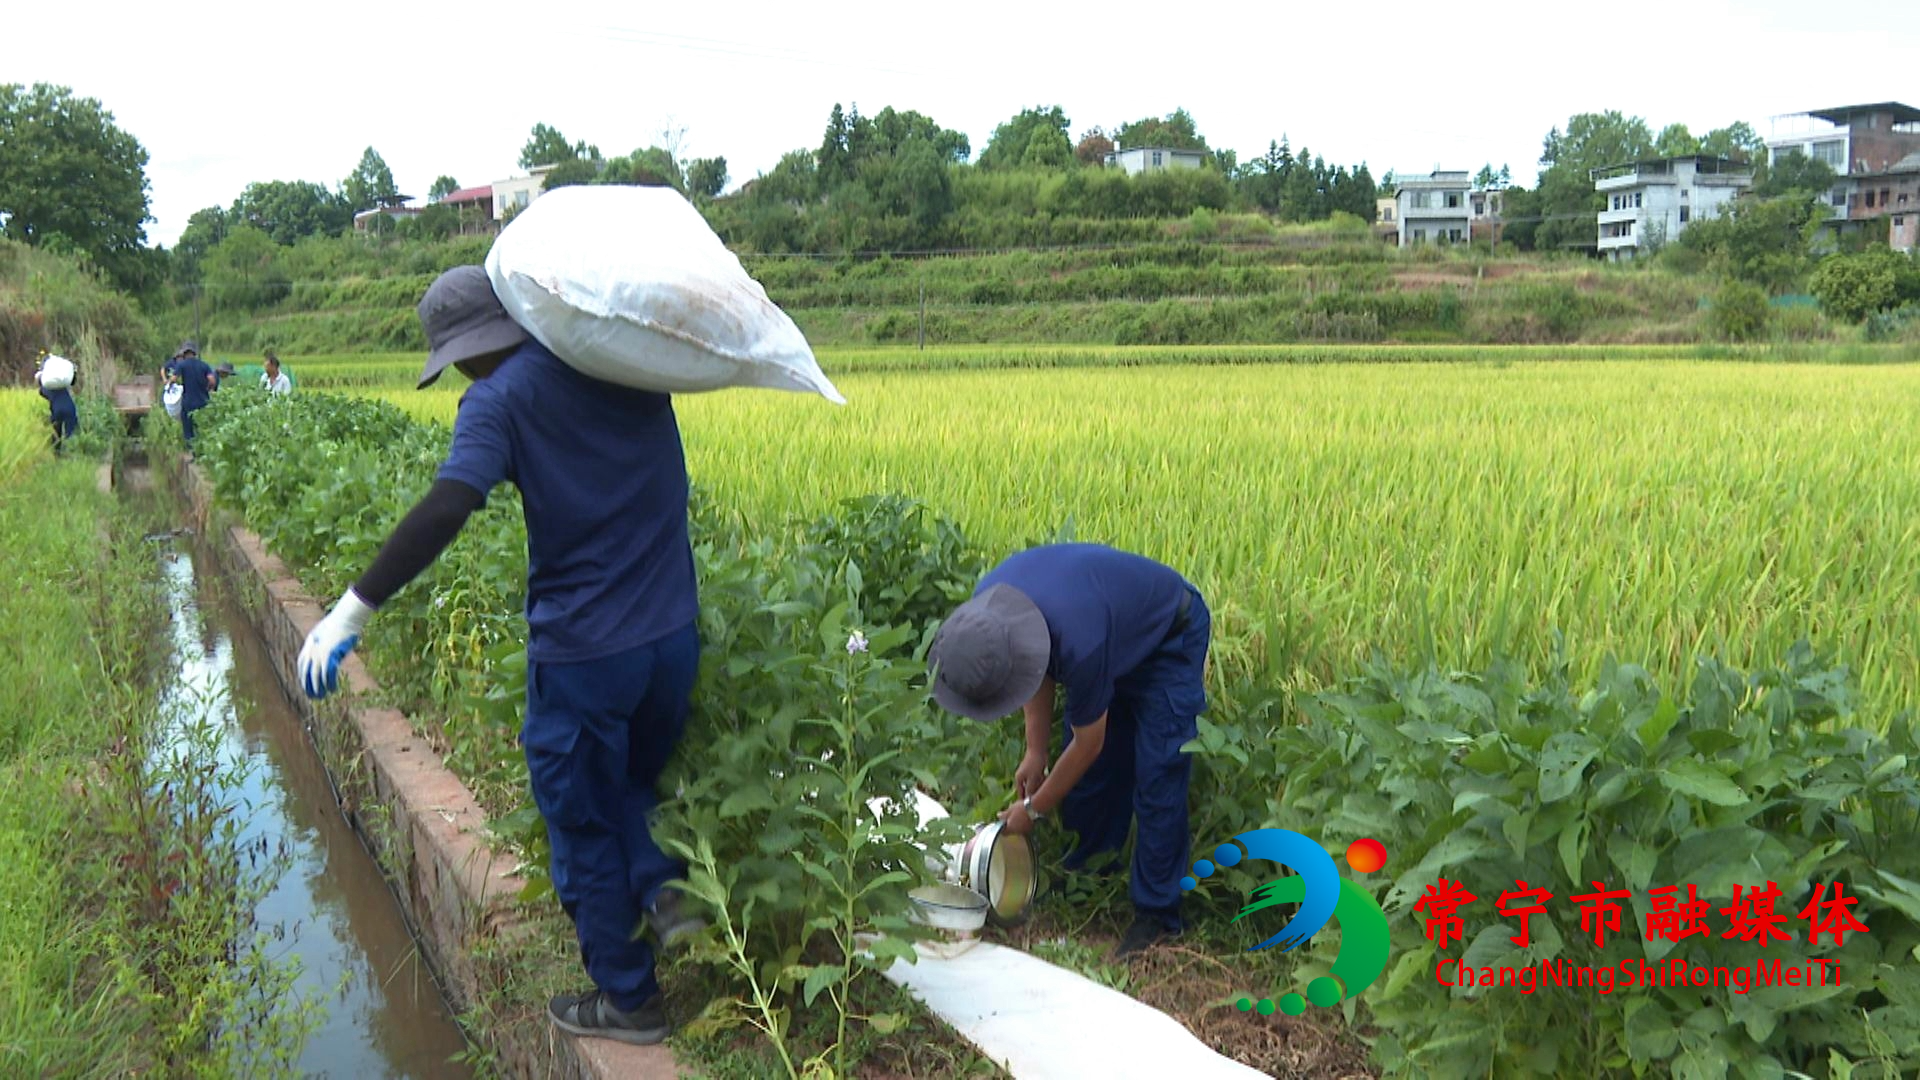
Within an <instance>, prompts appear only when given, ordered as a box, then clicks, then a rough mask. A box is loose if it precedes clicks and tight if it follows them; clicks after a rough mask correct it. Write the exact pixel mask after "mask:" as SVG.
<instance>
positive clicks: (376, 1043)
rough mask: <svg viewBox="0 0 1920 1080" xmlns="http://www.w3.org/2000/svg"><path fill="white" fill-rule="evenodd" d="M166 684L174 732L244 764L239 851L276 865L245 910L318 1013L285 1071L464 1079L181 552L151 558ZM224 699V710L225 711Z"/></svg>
mask: <svg viewBox="0 0 1920 1080" xmlns="http://www.w3.org/2000/svg"><path fill="white" fill-rule="evenodd" d="M162 550H163V554H162V560H163V564H164V566H163V580H164V582H165V587H166V591H167V599H168V607H169V609H170V611H171V614H172V635H173V646H174V652H175V664H174V666H173V667H172V668H170V669H169V670H174V671H178V673H179V678H178V681H177V683H176V684H175V686H174V687H172V688H171V689H170V690H169V691H168V692H167V696H166V700H164V701H163V703H162V704H163V708H165V709H166V710H167V712H166V713H164V714H163V715H169V716H174V717H176V722H187V723H191V722H192V721H193V719H195V718H197V719H199V720H200V721H201V722H203V723H211V724H212V725H213V726H214V727H215V729H216V730H218V731H219V732H220V733H221V751H220V752H221V753H222V754H223V755H224V756H226V757H227V758H228V759H229V760H232V761H244V762H246V763H247V764H248V766H249V767H248V769H247V770H246V775H245V779H244V783H243V787H242V789H241V791H240V792H238V798H239V802H240V804H241V810H242V811H243V812H244V813H245V814H246V815H247V816H248V823H247V828H246V831H245V833H244V835H243V840H251V841H253V843H254V845H255V846H256V847H259V846H261V843H262V841H265V844H266V846H268V847H269V848H271V849H273V850H285V851H286V852H287V853H288V856H289V858H290V860H291V861H290V864H289V866H288V868H287V870H286V872H285V873H284V874H283V875H282V876H281V877H280V879H279V881H278V882H277V883H275V885H274V887H273V889H272V891H271V893H269V894H268V895H267V896H266V897H265V898H264V899H263V900H262V901H261V903H260V905H259V906H258V907H257V908H256V909H255V911H256V915H257V918H258V920H259V923H260V927H261V929H263V930H266V931H268V932H270V933H272V932H275V930H276V928H278V932H279V934H280V935H281V937H280V947H281V948H283V949H286V950H288V951H290V952H292V953H293V954H294V955H297V956H298V957H299V959H300V963H301V967H302V969H303V970H302V972H301V975H300V978H299V981H298V985H297V987H296V988H295V993H296V994H297V995H298V996H299V997H301V998H313V999H317V1000H318V1001H319V1003H320V1007H321V1008H322V1009H323V1010H324V1012H325V1018H324V1020H323V1021H322V1023H321V1025H320V1027H319V1029H318V1030H317V1031H315V1032H314V1034H313V1035H312V1036H311V1037H310V1038H309V1039H308V1041H307V1043H306V1048H305V1052H304V1054H303V1055H302V1056H301V1058H300V1060H299V1062H298V1070H299V1072H300V1073H301V1074H302V1075H305V1076H322V1077H338V1078H348V1077H355V1078H358V1077H395V1078H416V1077H417V1078H429V1077H467V1076H471V1075H473V1073H472V1070H471V1069H469V1068H468V1067H467V1066H465V1065H461V1064H457V1063H455V1062H453V1061H452V1060H450V1059H451V1058H452V1056H453V1055H455V1054H458V1053H460V1052H462V1051H463V1050H465V1049H466V1042H465V1040H464V1038H463V1036H462V1035H461V1032H460V1029H459V1027H458V1026H457V1025H456V1024H455V1023H454V1021H453V1018H452V1016H451V1015H450V1014H449V1012H448V1010H447V1007H446V1003H445V1001H444V1000H443V999H442V997H441V995H440V991H439V988H438V987H437V986H435V984H434V982H433V979H432V977H431V975H430V974H429V972H428V970H427V968H426V967H425V966H424V964H422V963H421V961H420V956H419V952H418V950H417V948H416V946H415V944H414V941H413V938H412V936H411V935H410V934H409V932H408V930H407V926H406V923H405V922H404V921H403V920H402V918H401V915H400V909H399V905H398V902H397V901H396V900H395V899H394V897H393V894H392V893H391V892H390V891H389V889H388V887H387V883H386V881H385V879H384V878H383V877H382V876H381V874H380V871H379V868H378V866H377V865H376V864H375V863H374V861H373V859H372V857H371V856H370V855H368V853H367V850H366V848H365V847H364V846H362V844H361V843H360V838H359V837H358V836H356V835H354V833H353V831H352V830H351V829H350V828H349V827H348V825H347V823H346V821H345V820H344V819H343V818H342V817H341V815H340V813H339V809H338V806H337V804H336V802H335V800H334V797H333V793H332V789H331V787H330V785H329V784H328V782H327V777H326V773H325V772H324V771H323V770H322V768H321V766H320V762H319V758H318V755H317V754H315V753H314V751H313V750H312V748H311V746H310V745H309V744H308V743H307V740H306V734H305V732H304V731H303V730H302V727H301V724H300V720H299V718H298V717H297V716H296V715H295V713H294V712H293V710H292V708H291V707H290V706H289V705H288V703H287V702H286V700H285V698H284V697H282V695H281V690H280V685H279V683H278V682H277V681H276V680H275V679H274V677H273V672H272V668H271V667H270V666H269V661H268V660H267V657H266V654H265V650H264V647H263V646H262V644H261V643H260V640H259V638H258V637H257V636H256V635H255V634H254V633H253V631H252V628H251V627H250V626H249V625H248V624H247V623H246V622H245V621H244V620H243V619H241V618H240V617H239V616H238V614H237V612H235V611H233V610H231V609H230V608H229V607H227V606H226V605H224V604H221V603H219V602H217V601H214V600H212V599H210V598H209V597H208V594H207V593H206V592H205V591H203V590H201V589H200V588H198V587H197V585H198V583H197V582H196V579H195V573H194V558H193V553H192V550H191V545H190V542H189V541H188V540H187V539H186V538H184V537H182V538H179V539H175V540H172V541H171V542H170V543H168V544H166V545H165V546H164V547H163V549H162ZM236 702H237V703H238V705H237V707H236Z"/></svg>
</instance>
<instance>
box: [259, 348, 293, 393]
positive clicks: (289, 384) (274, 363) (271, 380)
mask: <svg viewBox="0 0 1920 1080" xmlns="http://www.w3.org/2000/svg"><path fill="white" fill-rule="evenodd" d="M260 386H261V388H262V389H264V390H265V391H266V392H267V393H269V394H290V393H292V392H293V380H292V379H289V378H287V376H286V374H285V373H283V372H282V371H281V370H280V358H279V357H277V356H275V355H273V354H272V353H268V354H267V373H266V374H264V375H262V376H260Z"/></svg>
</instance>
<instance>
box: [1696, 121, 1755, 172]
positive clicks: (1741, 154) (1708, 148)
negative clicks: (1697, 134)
mask: <svg viewBox="0 0 1920 1080" xmlns="http://www.w3.org/2000/svg"><path fill="white" fill-rule="evenodd" d="M1700 152H1701V153H1702V154H1708V155H1710V156H1713V157H1724V158H1740V159H1742V160H1745V161H1750V162H1760V161H1764V160H1766V156H1767V141H1766V140H1765V139H1762V138H1761V137H1760V133H1759V132H1756V131H1754V130H1753V126H1752V125H1751V124H1748V123H1747V122H1746V121H1745V120H1736V121H1734V122H1733V123H1731V124H1728V125H1727V126H1726V127H1723V128H1714V129H1713V130H1712V131H1709V132H1707V134H1706V135H1705V136H1704V137H1703V138H1702V139H1701V140H1700Z"/></svg>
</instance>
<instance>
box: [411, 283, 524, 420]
mask: <svg viewBox="0 0 1920 1080" xmlns="http://www.w3.org/2000/svg"><path fill="white" fill-rule="evenodd" d="M420 328H421V329H422V330H424V331H426V335H427V348H428V353H427V366H426V367H425V368H422V369H421V371H420V389H423V390H424V389H425V388H427V387H428V386H431V385H432V384H433V381H434V380H435V379H438V378H439V377H440V373H441V372H443V371H445V370H446V369H447V368H449V367H452V366H453V365H454V364H457V363H459V362H461V361H462V360H472V359H473V358H475V357H477V356H485V355H487V354H488V353H495V352H500V351H501V350H503V349H511V348H513V347H515V346H517V345H519V344H521V343H522V342H524V341H526V340H527V332H526V331H525V330H523V329H521V328H520V324H519V323H517V322H514V321H513V316H511V315H508V314H507V309H506V308H504V307H501V306H500V298H499V297H498V296H495V295H494V292H493V282H492V281H491V280H490V279H488V277H487V271H486V268H485V267H482V266H456V267H454V268H453V269H451V270H449V271H447V272H446V273H444V274H441V275H440V276H439V277H438V278H435V279H434V282H433V284H432V285H430V286H428V287H427V295H426V296H424V297H422V298H421V300H420Z"/></svg>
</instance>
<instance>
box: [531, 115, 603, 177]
mask: <svg viewBox="0 0 1920 1080" xmlns="http://www.w3.org/2000/svg"><path fill="white" fill-rule="evenodd" d="M599 156H600V148H599V147H597V146H589V145H587V143H586V142H585V141H584V140H583V141H581V142H576V143H569V142H567V137H566V136H565V135H562V134H560V132H559V131H558V130H556V129H554V128H551V127H548V126H547V125H545V124H535V125H533V133H532V134H531V135H530V136H528V138H527V145H525V146H523V147H521V148H520V167H521V168H523V169H537V168H539V167H540V166H542V165H558V164H560V163H561V162H563V161H577V160H581V159H585V160H589V161H591V160H594V159H596V158H598V157H599Z"/></svg>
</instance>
